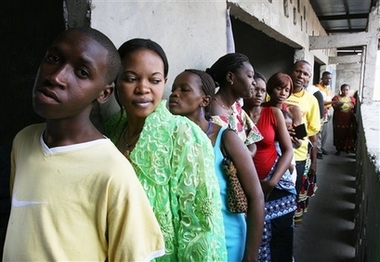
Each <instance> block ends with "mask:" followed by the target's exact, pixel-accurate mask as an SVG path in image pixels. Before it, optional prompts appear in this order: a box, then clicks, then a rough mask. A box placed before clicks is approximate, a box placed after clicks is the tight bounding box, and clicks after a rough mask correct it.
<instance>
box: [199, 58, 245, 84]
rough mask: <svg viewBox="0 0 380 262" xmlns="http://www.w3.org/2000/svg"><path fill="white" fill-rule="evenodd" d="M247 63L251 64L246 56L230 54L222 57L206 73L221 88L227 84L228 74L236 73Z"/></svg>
mask: <svg viewBox="0 0 380 262" xmlns="http://www.w3.org/2000/svg"><path fill="white" fill-rule="evenodd" d="M245 62H247V63H250V62H249V59H248V57H247V56H246V55H244V54H241V53H229V54H226V55H224V56H222V57H220V58H219V59H218V60H217V61H216V62H215V63H214V64H213V65H212V66H211V67H210V68H207V69H206V73H208V74H209V75H211V77H212V78H213V79H214V80H215V81H216V82H217V83H218V86H220V85H222V84H224V83H225V81H226V75H227V73H228V72H232V73H235V72H236V71H237V70H238V69H240V68H241V67H242V66H243V63H245Z"/></svg>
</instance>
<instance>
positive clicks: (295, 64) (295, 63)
mask: <svg viewBox="0 0 380 262" xmlns="http://www.w3.org/2000/svg"><path fill="white" fill-rule="evenodd" d="M300 63H304V64H307V65H309V66H310V67H312V66H311V64H310V63H309V62H308V61H306V60H303V59H302V60H297V61H296V62H294V64H293V66H292V71H293V70H294V68H295V67H296V66H297V65H298V64H300Z"/></svg>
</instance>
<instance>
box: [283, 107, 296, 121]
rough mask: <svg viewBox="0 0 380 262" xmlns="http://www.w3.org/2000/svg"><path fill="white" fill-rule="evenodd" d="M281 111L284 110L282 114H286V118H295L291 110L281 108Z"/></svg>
mask: <svg viewBox="0 0 380 262" xmlns="http://www.w3.org/2000/svg"><path fill="white" fill-rule="evenodd" d="M281 112H282V115H283V116H284V119H288V118H289V119H291V120H293V115H292V114H291V113H290V112H289V111H286V110H284V109H281Z"/></svg>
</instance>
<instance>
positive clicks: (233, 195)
mask: <svg viewBox="0 0 380 262" xmlns="http://www.w3.org/2000/svg"><path fill="white" fill-rule="evenodd" d="M227 131H232V132H235V131H234V130H233V129H226V130H224V131H223V134H222V139H221V141H220V149H221V151H222V154H223V160H222V168H223V171H224V174H225V175H226V178H227V207H228V210H229V211H230V212H232V213H246V212H247V210H248V200H247V197H246V195H245V192H244V190H243V188H242V186H241V184H240V181H239V178H238V176H237V169H236V167H235V165H234V163H233V162H232V159H231V157H230V155H229V154H228V153H227V152H226V149H225V145H224V135H225V133H226V132H227Z"/></svg>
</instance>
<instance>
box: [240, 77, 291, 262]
mask: <svg viewBox="0 0 380 262" xmlns="http://www.w3.org/2000/svg"><path fill="white" fill-rule="evenodd" d="M288 79H289V80H290V77H289V78H288ZM255 81H256V86H255V88H254V91H253V96H252V98H250V99H244V106H243V109H244V110H245V111H246V112H247V114H248V115H249V116H250V118H251V119H252V121H253V122H254V123H255V124H256V125H257V128H258V129H259V131H260V133H261V134H262V135H263V136H264V139H263V140H261V141H259V142H257V143H256V145H257V153H256V155H255V156H254V157H253V162H254V163H255V166H256V169H257V173H258V176H259V179H260V182H261V187H262V189H263V191H264V195H265V223H264V233H263V236H262V241H261V245H260V251H259V259H258V260H259V261H260V262H264V261H272V262H280V261H281V262H291V261H292V258H293V233H294V230H293V215H294V211H295V210H296V208H297V193H296V190H295V185H294V182H293V180H292V174H291V173H290V171H289V168H290V167H291V161H292V158H293V146H292V142H291V139H290V135H289V133H288V130H287V127H286V124H285V118H284V116H283V114H282V112H281V110H280V109H279V108H276V107H271V106H262V105H261V104H262V102H263V101H264V98H265V94H266V80H265V77H264V76H263V75H262V74H259V73H256V74H255ZM269 81H271V79H269ZM290 84H291V80H290V82H288V83H287V88H288V89H290V88H291V86H290ZM276 142H277V143H278V144H279V147H280V150H281V154H279V153H278V151H277V148H276Z"/></svg>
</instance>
